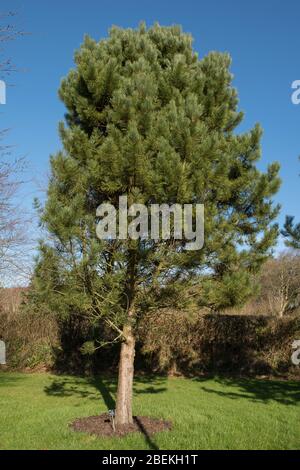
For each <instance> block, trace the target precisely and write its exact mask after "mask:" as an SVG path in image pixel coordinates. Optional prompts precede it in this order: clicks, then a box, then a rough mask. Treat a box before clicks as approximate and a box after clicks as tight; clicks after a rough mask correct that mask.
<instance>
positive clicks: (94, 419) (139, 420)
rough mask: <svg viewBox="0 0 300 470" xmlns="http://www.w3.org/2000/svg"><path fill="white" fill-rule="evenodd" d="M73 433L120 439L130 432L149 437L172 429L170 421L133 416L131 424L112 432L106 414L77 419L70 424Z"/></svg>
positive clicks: (110, 423)
mask: <svg viewBox="0 0 300 470" xmlns="http://www.w3.org/2000/svg"><path fill="white" fill-rule="evenodd" d="M70 427H71V428H72V429H73V430H74V431H80V432H86V433H88V434H94V435H96V436H106V437H113V436H118V437H122V436H125V435H126V434H129V433H132V432H140V433H143V434H145V435H151V434H154V433H156V432H161V431H167V430H170V429H171V428H172V424H171V422H170V421H164V420H162V419H158V418H150V417H148V416H134V417H133V424H123V425H121V426H118V427H117V429H116V430H115V431H114V430H113V426H112V422H111V420H110V417H109V415H108V413H103V414H101V415H98V416H88V417H87V418H78V419H76V420H75V421H73V422H72V423H71V424H70Z"/></svg>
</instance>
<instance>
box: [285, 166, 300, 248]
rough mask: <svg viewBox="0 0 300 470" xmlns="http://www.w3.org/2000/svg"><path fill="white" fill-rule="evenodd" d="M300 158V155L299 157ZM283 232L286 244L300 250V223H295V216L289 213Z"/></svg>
mask: <svg viewBox="0 0 300 470" xmlns="http://www.w3.org/2000/svg"><path fill="white" fill-rule="evenodd" d="M299 160H300V157H299ZM281 234H282V235H283V236H284V238H285V245H286V246H288V247H289V248H294V249H295V250H300V223H298V224H294V217H293V216H291V215H287V216H286V218H285V224H284V228H283V230H281Z"/></svg>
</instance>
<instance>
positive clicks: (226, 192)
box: [32, 24, 279, 425]
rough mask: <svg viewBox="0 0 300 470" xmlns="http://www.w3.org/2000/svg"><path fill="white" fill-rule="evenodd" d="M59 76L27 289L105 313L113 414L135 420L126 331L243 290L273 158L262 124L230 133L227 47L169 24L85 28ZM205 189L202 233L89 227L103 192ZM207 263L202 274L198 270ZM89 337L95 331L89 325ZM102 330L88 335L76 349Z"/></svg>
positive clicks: (265, 219) (54, 306)
mask: <svg viewBox="0 0 300 470" xmlns="http://www.w3.org/2000/svg"><path fill="white" fill-rule="evenodd" d="M75 62H76V68H75V69H74V70H72V71H70V73H69V74H68V76H67V77H66V78H65V79H64V80H63V81H62V83H61V87H60V91H59V94H60V98H61V99H62V101H63V102H64V104H65V105H66V108H67V114H66V123H67V125H65V124H63V123H61V124H60V126H59V130H60V136H61V140H62V143H63V148H64V149H63V151H61V152H59V153H58V154H57V155H54V156H52V157H51V178H50V181H49V188H48V195H47V201H46V204H45V206H44V207H43V208H40V210H41V222H42V224H43V227H44V229H45V230H46V231H47V232H48V234H49V237H48V239H46V240H44V241H42V242H41V245H40V254H39V258H38V260H37V265H36V271H35V276H34V278H33V291H32V292H33V295H34V296H35V301H36V302H37V303H39V302H40V303H41V302H43V303H44V305H45V307H46V308H48V309H50V310H52V311H54V312H56V313H60V314H61V315H72V314H73V313H74V312H76V313H78V312H80V314H81V315H83V316H86V317H88V318H90V320H91V321H92V322H94V323H95V324H97V323H98V322H100V321H103V322H105V323H107V324H108V325H109V326H110V327H111V328H112V329H113V330H114V331H115V334H116V337H115V340H116V341H117V340H120V341H121V352H120V363H119V380H118V392H117V403H116V424H117V425H120V424H124V423H130V422H132V383H133V371H134V355H135V332H136V327H137V324H138V321H139V319H140V318H141V316H142V315H143V314H144V313H145V312H148V313H149V312H151V310H155V309H157V308H163V307H171V306H176V307H178V308H180V307H185V308H186V307H187V306H189V305H190V306H195V305H196V306H199V305H207V306H209V307H210V308H212V309H218V308H220V307H224V306H227V305H234V304H236V303H238V302H240V303H242V302H243V301H244V300H245V299H246V298H247V296H249V294H250V292H251V288H250V286H251V276H252V274H253V273H254V272H255V271H256V270H257V269H258V268H259V266H260V265H261V263H262V262H263V261H264V260H265V258H266V256H267V255H268V253H269V251H270V249H271V248H272V246H273V245H274V243H275V241H276V237H277V234H278V227H277V226H276V225H275V224H274V223H273V221H274V219H275V217H276V216H277V213H278V209H279V208H278V207H277V206H274V204H273V202H272V199H271V198H272V196H273V195H274V194H275V193H276V191H277V190H278V187H279V178H278V171H279V166H278V164H277V163H274V164H272V165H270V166H269V167H268V170H267V172H266V173H262V172H260V171H259V170H258V169H257V167H256V163H257V161H258V160H259V158H260V139H261V134H262V131H261V128H260V126H259V125H256V126H255V127H254V129H252V130H250V131H249V132H247V133H244V134H240V135H239V134H237V132H236V131H235V129H236V127H237V126H238V125H239V124H240V122H241V121H242V118H243V115H242V113H241V112H239V111H238V109H237V107H238V98H237V93H236V90H235V89H234V88H233V87H232V84H231V82H232V75H231V73H230V71H229V68H230V62H231V60H230V57H229V55H228V54H221V53H218V52H213V53H210V54H208V55H207V56H206V57H203V58H202V59H199V58H198V56H197V54H196V52H195V51H194V50H193V48H192V38H191V36H190V35H188V34H184V33H182V31H181V29H180V27H177V26H172V27H161V26H159V25H154V26H153V27H151V28H149V29H146V27H145V25H144V24H142V25H141V26H140V27H139V29H138V30H132V29H126V30H124V29H121V28H117V27H113V28H112V29H111V31H110V34H109V37H108V38H107V39H104V40H101V41H100V42H96V41H94V40H92V39H91V38H90V37H86V38H85V40H84V43H83V45H82V46H81V48H80V49H79V50H78V52H76V55H75ZM124 194H126V195H127V196H128V203H129V205H130V202H140V203H143V204H146V205H149V204H151V203H154V202H155V203H159V204H161V203H167V204H173V203H175V202H176V203H179V204H184V203H203V204H204V205H205V244H204V247H203V249H201V250H194V251H185V250H184V249H183V248H184V246H185V243H186V240H174V238H172V239H171V240H141V239H138V240H130V239H129V240H118V239H117V240H99V239H98V238H97V236H96V223H97V218H96V209H97V207H98V206H99V205H100V204H101V203H103V202H109V203H111V204H113V205H114V206H118V198H119V196H120V195H124ZM204 274H205V276H204ZM99 341H100V339H99ZM98 346H99V344H95V345H91V344H87V345H85V349H86V350H87V351H89V350H93V349H94V347H98Z"/></svg>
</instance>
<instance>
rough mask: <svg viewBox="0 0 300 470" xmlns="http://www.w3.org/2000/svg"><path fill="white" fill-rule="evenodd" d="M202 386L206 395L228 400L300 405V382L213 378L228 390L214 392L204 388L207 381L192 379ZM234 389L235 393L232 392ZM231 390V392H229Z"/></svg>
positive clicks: (214, 390) (211, 389)
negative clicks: (209, 394)
mask: <svg viewBox="0 0 300 470" xmlns="http://www.w3.org/2000/svg"><path fill="white" fill-rule="evenodd" d="M194 380H197V381H199V382H201V383H202V384H203V386H202V390H204V391H205V392H207V393H212V394H215V395H219V396H220V397H224V398H230V399H233V400H234V399H239V400H240V399H243V398H245V399H247V400H249V401H251V402H254V403H258V402H259V403H265V404H268V403H271V402H277V403H281V404H283V405H300V382H291V381H279V380H262V379H247V378H239V377H237V378H236V377H233V378H228V377H214V378H213V380H214V381H215V382H217V383H218V384H220V385H222V386H224V387H228V390H226V388H224V390H216V389H213V388H209V387H206V386H205V385H204V384H205V382H206V381H207V380H208V379H205V378H197V379H194ZM232 388H235V389H236V391H234V390H232ZM230 389H231V390H230Z"/></svg>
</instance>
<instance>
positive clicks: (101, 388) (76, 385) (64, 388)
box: [44, 376, 166, 450]
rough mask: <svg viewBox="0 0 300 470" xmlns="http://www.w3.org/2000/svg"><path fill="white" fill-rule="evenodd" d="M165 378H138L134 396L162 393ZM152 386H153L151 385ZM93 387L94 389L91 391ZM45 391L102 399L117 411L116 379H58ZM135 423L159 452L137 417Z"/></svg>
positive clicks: (107, 405)
mask: <svg viewBox="0 0 300 470" xmlns="http://www.w3.org/2000/svg"><path fill="white" fill-rule="evenodd" d="M165 380H166V379H165V378H159V377H154V376H152V377H144V376H143V377H136V378H135V386H134V394H141V393H151V394H153V393H161V392H164V391H165V390H166V387H162V386H161V385H162V384H163V383H164V381H165ZM149 384H151V385H149ZM136 385H139V386H140V385H142V386H144V385H148V386H146V387H142V388H140V387H138V388H137V387H136ZM90 386H92V387H93V388H94V390H93V389H91V387H90ZM44 391H45V393H46V394H47V395H49V396H55V397H71V396H75V397H76V396H77V397H79V398H88V399H90V400H99V398H100V396H101V397H102V399H103V401H104V403H105V405H106V407H107V409H108V410H111V409H115V404H116V403H115V396H116V391H117V381H116V379H115V378H105V379H102V378H101V377H92V378H87V379H82V378H78V377H72V378H69V377H56V378H54V379H53V381H52V383H51V384H50V385H48V386H46V387H45V388H44ZM135 422H136V424H137V425H138V427H139V429H140V432H141V433H142V434H143V436H144V439H145V442H146V444H147V445H148V447H149V448H150V449H151V450H159V447H158V446H157V444H156V443H155V442H154V441H153V439H152V438H151V437H150V435H149V433H148V432H147V430H146V429H145V428H144V426H143V424H142V423H141V421H140V420H139V418H138V417H135Z"/></svg>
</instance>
